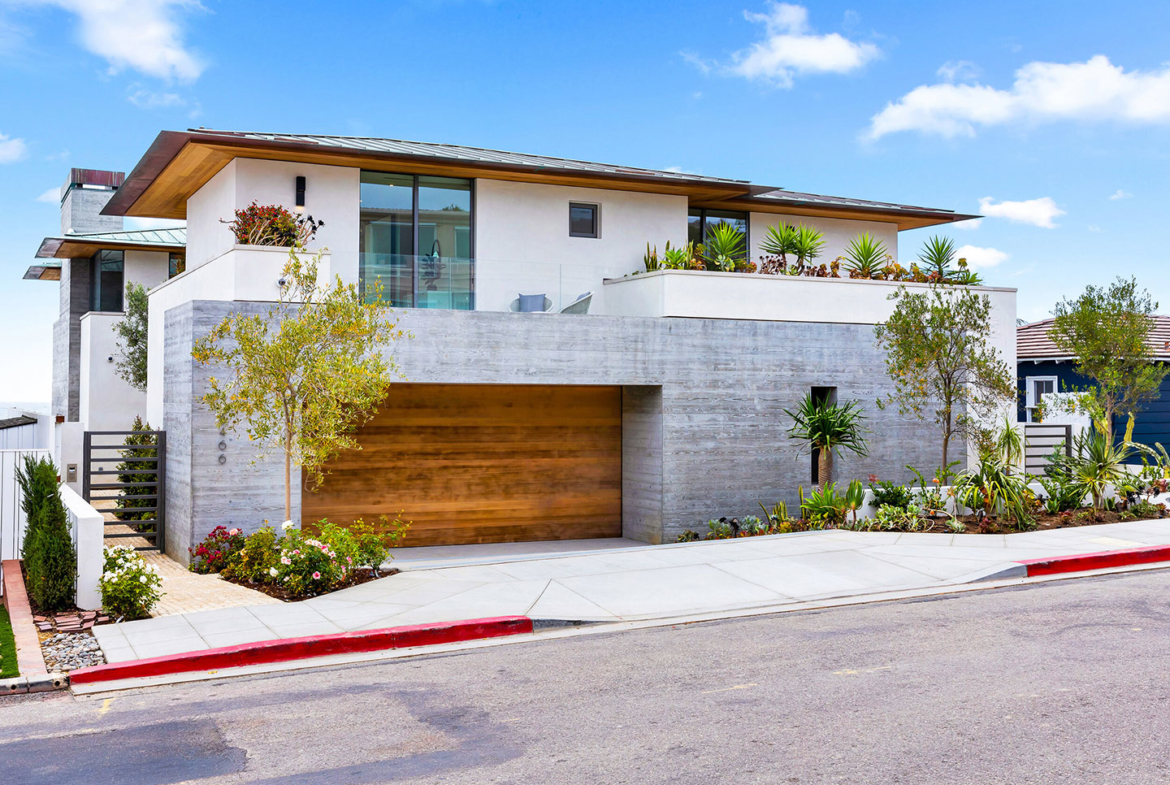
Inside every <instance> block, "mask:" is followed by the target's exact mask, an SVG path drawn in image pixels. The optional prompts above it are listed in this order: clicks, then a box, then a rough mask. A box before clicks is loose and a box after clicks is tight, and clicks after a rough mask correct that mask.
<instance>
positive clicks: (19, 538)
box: [0, 450, 49, 560]
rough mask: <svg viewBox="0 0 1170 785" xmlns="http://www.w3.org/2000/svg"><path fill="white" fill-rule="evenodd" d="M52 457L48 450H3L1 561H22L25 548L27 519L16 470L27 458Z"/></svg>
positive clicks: (0, 465)
mask: <svg viewBox="0 0 1170 785" xmlns="http://www.w3.org/2000/svg"><path fill="white" fill-rule="evenodd" d="M26 455H31V456H32V457H33V458H47V457H49V451H48V450H0V559H4V560H7V559H19V558H20V548H21V546H22V545H23V544H24V530H25V528H27V526H28V521H26V520H25V519H24V510H23V509H22V507H21V503H22V502H23V501H24V495H23V494H22V493H21V492H20V485H19V483H17V482H16V470H17V468H20V467H23V466H24V457H25V456H26Z"/></svg>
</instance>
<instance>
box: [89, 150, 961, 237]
mask: <svg viewBox="0 0 1170 785" xmlns="http://www.w3.org/2000/svg"><path fill="white" fill-rule="evenodd" d="M237 157H245V158H267V159H272V160H283V161H298V162H303V163H316V164H326V165H334V166H361V167H365V168H372V169H378V170H382V171H395V170H399V171H401V170H406V171H413V172H415V173H418V174H436V175H448V176H454V177H472V178H474V177H484V178H489V179H500V180H514V181H521V182H534V183H549V184H554V185H577V186H586V187H594V188H612V189H617V190H628V191H645V192H650V193H665V194H679V195H685V196H687V197H688V198H689V199H690V203H691V204H692V205H699V204H703V205H710V204H717V205H720V206H723V207H725V208H726V209H736V208H735V207H732V206H731V205H730V204H729V203H728V201H727V200H741V201H740V202H739V203H738V205H737V207H738V208H739V209H762V210H764V211H771V212H793V213H796V214H806V215H822V214H823V215H833V216H838V217H841V214H842V213H845V215H844V216H843V217H859V218H863V219H864V218H868V219H869V220H886V221H890V222H895V223H897V224H898V227H899V228H900V229H901V228H910V227H912V226H928V225H933V224H939V223H949V222H952V221H958V220H965V219H967V218H973V217H977V216H968V215H959V214H956V213H954V212H952V211H950V210H932V209H930V208H917V207H910V206H907V205H891V204H889V203H885V202H866V201H863V200H856V199H853V200H849V199H839V198H836V197H825V196H814V195H812V194H802V193H797V192H793V191H783V190H779V189H777V188H776V187H775V186H767V185H753V184H752V183H751V182H749V181H747V180H735V179H729V178H724V177H711V176H707V175H699V174H692V173H688V172H677V171H665V170H657V169H644V168H639V167H631V166H620V165H617V164H604V163H595V162H592V161H580V160H575V159H570V158H556V157H552V156H544V155H533V154H529V153H513V152H507V151H503V150H490V149H486V148H482V147H464V146H460V145H453V144H436V143H431V142H411V141H405V140H401V139H378V138H371V137H351V136H317V135H310V134H274V133H252V132H240V131H216V130H212V129H207V128H198V129H188V130H187V131H163V132H162V133H160V134H159V135H158V137H156V138H155V140H154V143H153V144H151V146H150V149H148V150H147V152H146V154H145V155H144V156H143V157H142V160H141V161H139V162H138V165H137V166H135V167H134V171H132V172H131V173H130V175H129V176H128V177H127V178H126V182H125V184H123V186H122V187H121V188H119V189H118V190H117V192H115V194H114V196H113V198H111V199H110V201H109V202H108V203H107V204H106V206H105V208H104V209H103V210H102V213H103V214H104V215H139V216H153V217H159V218H185V217H186V210H187V198H188V197H189V196H190V195H191V194H192V193H194V192H195V191H196V190H198V189H199V188H201V187H202V186H203V185H204V184H205V183H206V182H207V181H208V180H210V179H211V178H212V177H213V176H215V174H216V173H217V172H218V171H220V169H222V168H223V167H224V166H226V165H227V164H228V163H229V162H230V161H231V160H232V159H233V158H237ZM769 194H770V195H771V196H770V197H768V198H767V199H761V198H759V197H762V196H763V195H769ZM814 202H815V204H814ZM878 216H881V217H878Z"/></svg>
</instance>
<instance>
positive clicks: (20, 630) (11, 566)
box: [0, 559, 49, 679]
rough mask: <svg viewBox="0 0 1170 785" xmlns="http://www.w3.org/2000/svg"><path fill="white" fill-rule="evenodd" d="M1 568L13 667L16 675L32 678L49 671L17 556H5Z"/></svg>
mask: <svg viewBox="0 0 1170 785" xmlns="http://www.w3.org/2000/svg"><path fill="white" fill-rule="evenodd" d="M0 566H2V567H3V570H4V607H5V608H7V609H8V621H10V622H11V623H12V634H13V637H15V638H16V667H17V669H18V670H19V671H20V675H21V676H24V677H26V678H29V679H32V678H35V677H39V676H44V675H46V674H47V673H48V672H49V669H48V667H47V666H46V665H45V656H44V654H42V653H41V639H40V638H39V637H37V628H36V625H35V624H33V615H32V607H31V606H29V604H28V592H26V591H25V588H24V575H23V573H21V571H20V562H19V561H18V560H17V559H5V560H4V562H3V564H2V565H0Z"/></svg>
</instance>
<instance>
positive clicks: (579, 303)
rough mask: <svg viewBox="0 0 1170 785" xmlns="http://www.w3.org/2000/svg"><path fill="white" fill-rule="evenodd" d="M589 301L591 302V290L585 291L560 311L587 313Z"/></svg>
mask: <svg viewBox="0 0 1170 785" xmlns="http://www.w3.org/2000/svg"><path fill="white" fill-rule="evenodd" d="M591 302H593V292H585V294H582V295H578V296H577V299H576V300H574V301H573V302H571V303H569V304H568V305H566V306H565V307H564V308H562V309H561V313H589V303H591Z"/></svg>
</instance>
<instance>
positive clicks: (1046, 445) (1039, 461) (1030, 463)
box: [1024, 423, 1072, 474]
mask: <svg viewBox="0 0 1170 785" xmlns="http://www.w3.org/2000/svg"><path fill="white" fill-rule="evenodd" d="M1058 445H1063V446H1064V454H1065V455H1071V454H1072V453H1071V451H1072V426H1071V425H1047V424H1045V423H1027V424H1025V425H1024V471H1025V472H1027V473H1028V474H1043V473H1044V468H1045V467H1046V466H1048V459H1049V457H1050V456H1051V455H1052V449H1053V448H1054V447H1057V446H1058Z"/></svg>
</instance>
